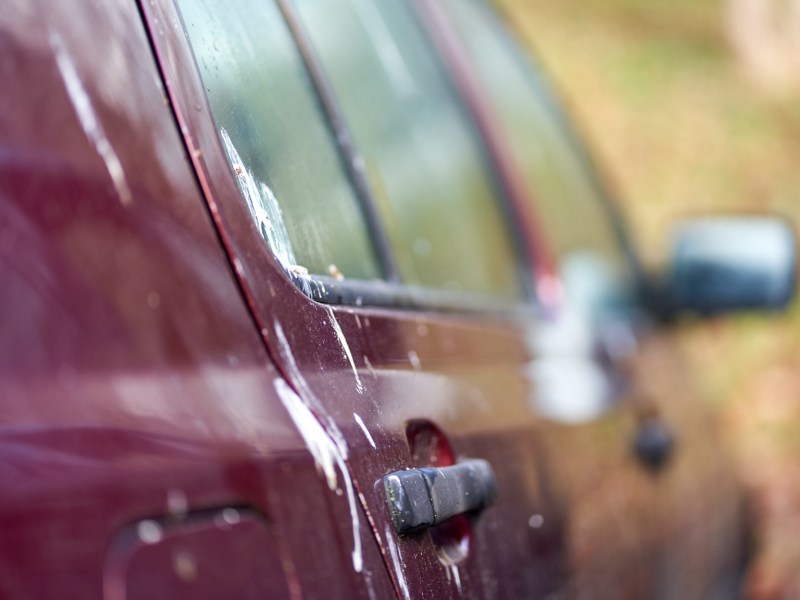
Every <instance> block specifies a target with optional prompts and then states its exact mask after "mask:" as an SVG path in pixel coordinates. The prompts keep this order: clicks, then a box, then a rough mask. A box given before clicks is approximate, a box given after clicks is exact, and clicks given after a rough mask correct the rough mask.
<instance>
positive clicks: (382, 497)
mask: <svg viewBox="0 0 800 600" xmlns="http://www.w3.org/2000/svg"><path fill="white" fill-rule="evenodd" d="M296 10H297V12H295V11H296ZM147 13H148V15H149V18H150V21H151V27H153V26H154V24H156V23H158V24H166V25H167V29H166V30H160V31H159V29H158V26H155V27H153V29H154V31H156V35H155V40H156V49H157V51H158V53H159V55H160V57H161V60H162V66H163V68H164V71H165V75H166V78H167V83H168V85H169V86H170V89H171V92H172V98H173V101H174V102H175V108H176V112H177V115H178V118H179V120H180V123H181V126H182V128H183V131H184V135H185V139H186V140H187V143H188V145H189V147H190V150H191V155H192V157H193V160H194V163H195V166H196V168H197V170H198V175H199V177H200V179H201V182H202V183H203V185H204V188H205V190H204V191H205V193H206V195H207V199H208V201H209V203H210V206H211V208H212V212H213V214H214V216H215V218H216V219H217V224H218V226H219V228H220V235H221V236H222V238H223V241H224V243H225V245H226V248H227V251H228V252H229V255H230V258H231V261H232V263H233V265H234V267H235V269H236V271H237V273H238V275H239V278H240V282H241V284H242V286H243V289H244V290H245V293H246V294H247V296H248V298H249V301H250V303H251V308H252V310H253V312H254V315H255V317H256V319H257V321H258V323H259V326H260V328H261V333H262V335H263V336H264V338H265V340H266V342H267V344H268V346H269V348H270V349H271V352H272V355H273V358H274V360H275V362H276V364H278V366H279V368H280V369H281V370H282V371H283V373H284V374H285V376H286V377H287V379H288V380H289V381H290V382H291V386H292V387H291V388H287V389H285V390H284V394H283V399H284V402H285V404H286V406H287V408H288V409H289V411H290V413H291V414H293V415H294V416H295V417H296V419H295V420H296V424H297V426H298V427H299V428H300V430H301V432H302V433H303V435H304V437H305V439H306V442H307V444H308V446H309V449H310V450H311V451H312V452H313V453H315V455H316V456H317V457H318V463H319V465H320V469H321V476H324V477H325V478H326V480H327V481H328V483H329V484H330V485H331V487H332V489H334V490H336V491H337V493H340V494H342V495H344V496H346V497H347V498H348V500H349V502H350V506H351V523H350V525H351V527H352V533H353V535H352V537H351V538H349V539H343V540H341V543H342V544H344V545H346V546H347V547H348V548H350V550H351V557H352V568H353V569H354V570H355V571H356V572H361V571H362V568H363V564H362V557H361V547H362V544H363V543H364V542H363V539H362V536H363V535H364V533H365V532H367V531H369V530H370V529H371V530H372V532H373V533H374V535H375V536H376V537H377V540H378V543H379V546H380V548H381V551H382V553H383V555H384V558H385V561H386V564H387V567H388V568H389V570H390V573H391V575H392V577H393V578H394V582H395V585H396V590H397V593H398V595H400V596H401V597H414V598H424V597H437V598H447V597H455V596H461V595H464V596H466V597H543V596H545V595H547V594H548V593H549V592H552V591H553V590H555V589H556V588H557V587H558V586H559V585H560V582H561V575H562V539H563V535H562V534H563V532H562V518H561V515H560V513H559V509H558V504H557V501H556V499H555V498H554V497H553V496H552V494H551V491H550V487H549V485H548V479H547V471H546V463H547V457H546V456H545V454H544V450H543V448H542V447H541V445H540V444H539V440H538V437H537V426H538V422H537V417H536V414H535V412H534V411H533V410H532V409H531V402H530V401H531V397H532V396H531V394H532V390H531V386H530V381H529V378H528V377H527V374H526V367H527V365H528V363H529V360H530V358H529V355H530V345H529V343H528V339H529V337H528V333H529V332H528V327H529V323H530V312H529V310H528V309H526V308H524V307H525V306H527V305H528V304H527V303H528V297H527V287H528V286H527V284H526V275H525V273H526V272H527V267H526V265H524V264H523V263H522V262H521V259H520V254H519V252H518V250H517V244H516V242H515V241H514V240H515V237H514V235H513V233H512V232H511V230H510V228H509V227H508V225H507V220H506V219H505V218H504V215H503V213H502V209H501V208H500V203H499V194H498V186H497V183H496V181H495V178H494V175H493V174H492V172H491V171H490V169H489V168H488V166H487V161H486V160H485V156H484V151H483V149H482V147H481V145H480V141H479V139H478V136H477V134H476V132H475V131H474V130H473V128H472V126H471V125H470V121H469V118H468V116H467V114H466V113H465V111H464V110H463V108H462V106H461V105H460V103H459V101H458V99H457V96H456V93H455V90H454V89H453V87H452V86H451V84H450V83H449V80H448V78H447V76H446V74H445V72H444V70H443V67H442V65H441V64H440V63H439V62H438V59H437V58H436V57H435V53H434V52H433V48H432V46H431V45H430V43H429V41H428V39H427V37H426V35H425V32H424V30H423V28H422V26H421V24H420V23H419V21H418V20H417V17H416V16H415V14H413V13H412V12H411V11H410V7H409V5H407V4H406V3H397V2H378V3H368V2H360V1H355V0H353V1H350V0H346V1H345V0H342V1H339V0H337V1H336V2H328V1H326V2H298V3H296V4H294V5H290V4H289V3H279V4H275V3H273V2H263V1H260V2H252V1H246V0H237V2H234V3H228V4H226V5H225V7H224V8H220V7H219V6H215V5H214V3H211V2H188V1H186V2H178V3H177V6H174V5H172V4H171V3H170V2H167V1H164V2H160V3H157V4H156V6H155V7H150V8H147ZM286 17H288V21H287V18H286ZM297 42H300V44H299V46H298V45H297ZM317 56H319V57H320V58H321V63H320V62H319V61H318V60H317V58H316V57H317ZM193 60H194V61H196V64H197V68H196V69H195V68H194V67H193V66H192V61H193ZM323 67H324V69H325V73H326V74H325V75H323ZM351 134H352V137H351ZM356 147H357V148H358V149H359V151H358V152H356V151H355V148H356ZM309 409H310V410H311V411H312V412H313V414H314V415H315V416H316V418H317V419H318V422H319V423H321V424H322V429H320V428H319V427H318V426H316V425H315V423H316V422H311V421H309V420H308V419H307V418H306V415H307V414H308V410H309ZM468 459H482V460H485V461H487V462H488V463H489V464H490V465H491V467H492V468H493V470H494V476H495V478H496V484H497V490H498V495H497V499H496V501H495V502H494V503H493V504H491V506H489V507H488V508H486V509H485V510H483V511H482V512H480V514H470V515H469V516H463V517H459V518H456V519H454V520H451V521H450V522H449V523H448V524H446V525H444V526H440V527H435V528H433V529H430V530H424V531H421V532H418V533H412V534H408V535H402V536H399V535H398V534H397V533H396V531H395V525H394V521H393V520H392V515H391V514H390V512H389V510H388V507H387V495H386V491H385V487H384V477H385V476H386V475H388V474H391V473H393V472H398V471H402V470H405V469H408V468H410V467H433V466H437V467H446V466H449V465H452V464H454V463H457V462H459V461H464V460H468ZM359 504H360V505H361V506H363V508H364V510H365V511H366V515H367V521H368V522H364V521H363V520H362V519H361V518H360V517H359V510H358V505H359ZM311 551H313V549H312V550H311Z"/></svg>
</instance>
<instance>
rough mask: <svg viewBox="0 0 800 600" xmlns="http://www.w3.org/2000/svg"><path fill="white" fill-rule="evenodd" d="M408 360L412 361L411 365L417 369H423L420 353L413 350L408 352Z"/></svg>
mask: <svg viewBox="0 0 800 600" xmlns="http://www.w3.org/2000/svg"><path fill="white" fill-rule="evenodd" d="M408 362H410V363H411V366H412V367H414V370H415V371H421V370H422V361H420V359H419V355H418V354H417V353H416V352H414V351H413V350H412V351H411V352H409V353H408Z"/></svg>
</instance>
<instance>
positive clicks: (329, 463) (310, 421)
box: [274, 379, 364, 573]
mask: <svg viewBox="0 0 800 600" xmlns="http://www.w3.org/2000/svg"><path fill="white" fill-rule="evenodd" d="M274 386H275V391H276V392H277V393H278V397H280V399H281V402H282V403H283V405H284V406H285V407H286V410H287V412H288V413H289V416H290V417H291V418H292V421H293V422H294V424H295V426H296V427H297V429H298V431H299V432H300V435H301V436H302V437H303V441H305V443H306V447H307V448H308V451H309V452H311V455H312V456H313V457H314V461H315V462H316V464H317V467H318V468H319V469H320V470H321V471H322V472H323V473H324V474H325V479H326V480H327V482H328V487H329V488H330V489H331V490H332V491H336V490H337V489H338V487H339V486H338V484H339V480H338V477H337V476H336V469H335V467H338V468H339V471H340V472H341V474H342V479H343V480H344V487H345V492H346V493H347V501H348V504H349V507H350V520H351V523H352V526H353V553H352V557H353V569H355V571H356V572H357V573H361V571H362V570H363V568H364V558H363V556H362V554H361V526H360V521H359V515H358V504H357V502H356V495H355V491H354V489H353V481H352V479H350V472H349V471H348V470H347V466H346V465H345V462H344V459H345V457H344V456H343V454H342V452H340V449H339V447H338V446H337V445H336V443H335V442H334V441H333V439H331V437H330V436H329V435H328V433H327V432H326V431H325V429H324V428H323V427H322V425H321V424H320V422H319V421H318V420H317V418H316V417H315V416H314V414H313V413H312V412H311V409H309V408H308V406H306V404H305V403H304V402H303V400H302V399H301V398H300V396H298V395H297V394H296V393H295V392H294V390H293V389H292V388H290V387H289V386H288V385H287V383H286V382H285V381H284V380H283V379H276V380H275V383H274ZM334 465H335V466H334ZM339 493H341V492H339Z"/></svg>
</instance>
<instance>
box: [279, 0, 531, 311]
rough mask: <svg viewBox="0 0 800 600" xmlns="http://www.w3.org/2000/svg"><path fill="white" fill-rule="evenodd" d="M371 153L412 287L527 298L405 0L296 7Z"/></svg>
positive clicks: (470, 134)
mask: <svg viewBox="0 0 800 600" xmlns="http://www.w3.org/2000/svg"><path fill="white" fill-rule="evenodd" d="M295 5H296V6H297V8H298V9H299V12H300V15H301V18H302V20H303V22H304V24H305V27H306V28H307V30H308V31H309V33H310V36H311V39H312V41H313V44H314V46H315V48H316V50H317V53H318V55H319V57H320V60H321V61H322V63H323V65H324V66H325V68H326V70H327V73H328V75H329V77H330V79H331V82H332V84H333V88H334V90H335V93H336V96H337V98H338V100H339V102H340V104H341V106H342V110H343V112H344V115H345V118H346V120H347V121H348V124H349V126H350V128H351V130H352V132H353V136H354V138H355V141H356V144H357V146H358V148H359V151H360V152H361V153H362V155H363V157H364V160H365V163H366V169H367V175H368V178H369V182H370V185H371V187H372V190H373V194H374V195H375V197H376V199H377V203H378V209H379V212H380V214H381V216H382V218H383V220H384V222H385V227H386V230H387V232H388V235H389V238H390V242H391V244H392V248H393V250H394V252H395V255H396V259H397V263H398V267H399V269H400V274H401V277H402V279H403V280H404V281H405V282H407V283H411V284H418V285H424V286H429V287H435V288H447V289H454V290H464V291H469V292H477V293H484V294H492V295H495V296H503V297H507V298H509V297H513V298H516V297H519V296H521V294H522V292H521V285H520V278H519V273H520V271H519V265H518V263H517V259H516V256H515V254H514V250H513V245H512V242H511V240H510V239H509V234H508V232H507V230H506V228H505V226H504V225H505V223H504V222H503V219H502V215H501V212H500V208H499V206H498V202H497V198H496V197H495V195H496V190H495V186H494V182H493V180H492V176H491V174H490V173H489V171H488V170H487V167H486V165H485V163H484V161H483V154H482V151H481V148H480V145H479V142H478V139H477V137H476V136H475V134H474V131H473V127H472V125H471V123H470V122H469V121H468V119H467V117H466V115H465V113H464V112H463V110H462V108H461V106H460V103H459V100H458V98H457V96H456V95H455V93H454V91H453V89H452V88H451V87H450V86H449V84H448V82H447V79H446V77H445V75H444V73H443V71H442V68H441V66H440V64H439V63H438V62H437V59H436V58H435V53H434V51H433V48H432V46H431V44H430V43H429V40H428V39H427V38H426V37H425V35H424V31H423V30H422V29H421V27H420V24H419V23H418V22H417V20H416V18H415V16H414V15H413V14H412V13H411V9H410V3H408V2H402V1H399V0H375V1H373V0H296V1H295Z"/></svg>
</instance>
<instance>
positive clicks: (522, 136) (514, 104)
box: [444, 0, 632, 304]
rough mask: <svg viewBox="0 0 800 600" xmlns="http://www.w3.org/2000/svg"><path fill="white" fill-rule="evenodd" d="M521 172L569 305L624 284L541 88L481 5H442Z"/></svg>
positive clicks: (560, 123) (597, 210) (611, 240)
mask: <svg viewBox="0 0 800 600" xmlns="http://www.w3.org/2000/svg"><path fill="white" fill-rule="evenodd" d="M444 6H445V7H446V9H447V11H448V14H449V16H450V17H451V19H452V22H453V23H454V25H455V27H456V28H457V30H458V31H459V33H460V38H461V40H462V43H463V44H464V47H465V48H466V51H467V53H468V54H469V58H470V60H471V62H472V64H473V65H474V67H475V69H476V71H477V75H478V77H479V79H480V80H481V83H482V85H483V88H484V89H485V90H486V92H487V94H488V98H489V101H490V103H491V104H492V106H493V107H494V108H495V113H496V116H497V117H498V119H499V123H500V126H501V127H502V130H503V132H504V135H505V138H506V140H507V141H508V143H509V146H510V149H511V152H512V155H513V157H514V159H515V160H516V162H517V166H518V167H519V168H521V170H522V173H523V176H524V178H525V180H526V183H527V186H528V189H529V190H530V192H531V197H532V198H533V200H534V202H535V203H536V206H535V209H536V212H537V213H538V214H539V215H540V217H541V219H542V225H543V229H544V233H545V235H546V237H547V238H548V241H549V243H550V245H551V247H552V248H553V249H554V251H555V254H556V258H557V260H558V262H559V269H560V271H561V276H562V279H563V280H564V283H565V285H566V287H567V290H568V292H569V294H570V296H571V297H572V299H573V300H574V301H578V302H581V303H588V304H593V303H601V302H602V303H605V302H610V301H620V300H623V299H622V298H620V297H619V295H620V294H624V293H625V290H627V287H628V284H630V283H631V281H632V278H631V273H630V264H629V262H628V257H627V255H626V253H625V251H624V249H623V246H622V245H621V243H620V239H619V236H618V233H617V231H616V230H615V228H614V224H613V221H612V218H611V214H610V213H609V211H608V207H607V206H606V203H605V199H604V197H603V192H602V191H601V189H600V188H599V186H598V184H597V181H596V178H595V175H594V173H593V171H592V169H591V167H590V165H589V163H588V162H587V159H586V156H585V154H584V153H583V150H582V149H581V148H580V147H579V146H578V145H577V141H576V139H575V138H574V137H573V136H572V134H571V132H570V131H569V130H568V128H567V127H566V124H565V120H564V116H563V115H562V114H561V112H560V111H559V109H558V108H557V106H556V104H555V102H554V100H553V98H552V96H551V94H550V93H549V91H548V89H547V86H546V84H545V82H544V81H543V80H542V78H541V76H540V75H539V74H538V73H536V71H535V70H534V69H532V68H531V65H530V63H529V62H528V60H527V59H526V58H525V57H523V56H522V55H521V53H520V52H519V50H518V49H517V48H516V47H515V45H514V43H513V40H512V39H511V38H510V36H509V34H508V33H507V32H506V31H505V30H504V29H503V28H502V26H501V24H500V23H499V22H498V21H497V20H496V17H495V15H494V14H493V13H492V12H491V10H490V9H489V8H488V7H487V6H486V5H485V3H484V2H483V1H482V0H445V2H444Z"/></svg>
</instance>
